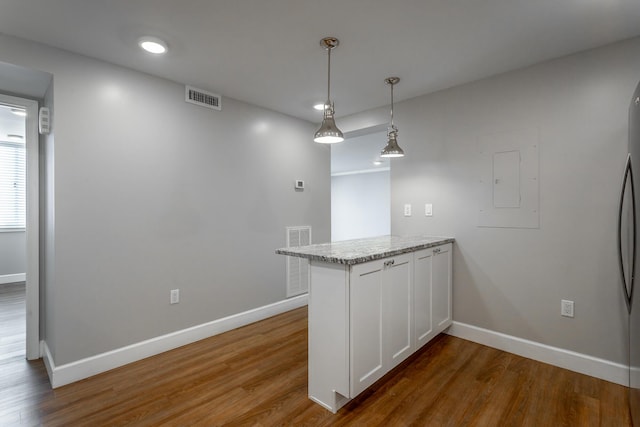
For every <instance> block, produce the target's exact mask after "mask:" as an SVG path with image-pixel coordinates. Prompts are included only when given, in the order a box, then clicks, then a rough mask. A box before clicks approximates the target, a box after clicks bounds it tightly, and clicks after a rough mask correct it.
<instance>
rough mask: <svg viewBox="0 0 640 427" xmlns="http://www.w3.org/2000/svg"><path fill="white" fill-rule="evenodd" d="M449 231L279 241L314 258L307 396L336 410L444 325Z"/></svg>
mask: <svg viewBox="0 0 640 427" xmlns="http://www.w3.org/2000/svg"><path fill="white" fill-rule="evenodd" d="M453 241H454V239H452V238H449V237H431V236H412V237H396V236H383V237H375V238H369V239H358V240H348V241H344V242H336V243H324V244H318V245H310V246H301V247H295V248H283V249H278V250H277V251H276V253H278V254H282V255H289V256H296V257H302V258H307V259H309V263H310V287H309V398H310V399H311V400H313V401H315V402H317V403H319V404H320V405H322V406H324V407H325V408H327V409H329V410H330V411H332V412H336V411H337V410H338V409H340V408H341V407H342V406H344V405H345V404H346V403H347V402H348V401H349V400H351V399H353V398H354V397H356V396H357V395H358V394H360V393H361V392H362V391H363V390H365V389H366V388H367V387H369V386H370V385H372V384H373V383H374V382H375V381H377V380H378V379H380V378H381V377H382V376H383V375H384V374H386V373H387V372H389V371H390V370H391V369H393V368H394V367H395V366H397V365H398V364H399V363H400V362H402V361H403V360H404V359H406V358H407V357H408V356H410V355H411V354H412V353H414V352H415V351H416V350H417V349H419V348H420V347H421V346H423V345H424V344H426V343H427V342H429V341H430V340H431V339H432V338H433V337H435V336H436V335H437V334H438V333H440V332H442V331H443V330H444V329H446V328H447V327H448V326H449V325H450V324H451V321H452V317H451V313H452V311H451V310H452V307H451V284H452V283H451V252H452V244H453Z"/></svg>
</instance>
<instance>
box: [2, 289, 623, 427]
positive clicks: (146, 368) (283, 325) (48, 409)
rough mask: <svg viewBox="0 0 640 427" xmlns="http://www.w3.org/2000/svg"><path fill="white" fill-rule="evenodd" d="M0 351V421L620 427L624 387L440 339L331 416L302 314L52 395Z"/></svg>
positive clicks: (24, 365) (33, 369) (18, 359)
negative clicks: (312, 367) (317, 389)
mask: <svg viewBox="0 0 640 427" xmlns="http://www.w3.org/2000/svg"><path fill="white" fill-rule="evenodd" d="M14 291H15V292H14ZM14 291H12V292H6V293H5V294H6V295H10V296H9V297H8V301H11V302H10V303H9V304H8V305H10V306H11V307H12V310H18V311H20V308H17V307H18V305H19V304H18V305H15V304H14V303H15V300H16V299H18V300H19V299H20V296H19V293H20V290H19V288H18V289H14ZM16 292H17V293H18V295H15V293H16ZM1 307H2V293H0V309H1ZM22 310H23V309H22ZM6 318H7V319H9V318H16V317H15V316H6ZM12 321H13V320H12ZM21 321H22V323H24V320H21ZM18 327H19V326H14V327H12V328H18ZM4 339H5V341H6V342H8V341H10V340H13V338H11V337H9V336H7V337H6V338H4ZM9 347H10V346H9V345H4V346H3V345H2V344H0V425H44V426H92V427H95V426H107V425H108V426H111V425H132V426H186V425H189V426H192V425H193V426H198V425H202V426H234V427H235V426H245V425H246V426H280V425H282V426H314V427H317V426H367V427H368V426H384V427H395V426H494V425H495V426H536V427H539V426H591V425H594V426H616V427H619V426H628V425H630V421H629V416H628V413H627V409H626V408H627V397H626V390H625V389H624V387H621V386H618V385H616V384H611V383H608V382H606V381H602V380H598V379H596V378H592V377H588V376H584V375H580V374H577V373H573V372H570V371H566V370H563V369H560V368H556V367H553V366H550V365H545V364H542V363H538V362H535V361H532V360H530V359H525V358H522V357H519V356H516V355H513V354H509V353H505V352H501V351H499V350H495V349H492V348H489V347H485V346H482V345H479V344H475V343H472V342H468V341H464V340H461V339H458V338H454V337H450V336H447V335H440V336H438V337H436V338H435V339H434V340H433V341H432V342H430V343H429V344H428V345H426V346H425V347H424V348H423V349H421V350H420V351H418V352H417V353H416V354H415V355H413V356H412V357H410V358H409V359H408V360H407V361H405V362H403V363H402V364H400V365H399V366H398V367H397V368H396V369H394V370H393V371H391V372H390V373H389V374H387V375H386V376H385V377H383V378H382V379H381V380H380V381H378V382H376V383H375V384H374V385H373V386H372V387H371V388H369V389H368V390H365V391H364V392H363V393H362V394H361V395H360V396H358V397H357V398H356V399H354V400H353V401H352V402H350V403H349V404H347V405H346V406H345V407H344V408H342V409H341V410H340V411H339V412H338V413H337V414H332V413H331V412H329V411H327V410H325V409H324V408H322V407H321V406H319V405H317V404H315V403H313V402H311V401H310V400H309V399H308V398H307V374H308V370H307V310H306V308H300V309H297V310H293V311H290V312H288V313H284V314H282V315H279V316H276V317H273V318H270V319H266V320H264V321H261V322H258V323H255V324H252V325H248V326H245V327H243V328H240V329H236V330H233V331H230V332H227V333H225V334H221V335H218V336H216V337H212V338H209V339H205V340H202V341H199V342H197V343H194V344H191V345H188V346H185V347H181V348H178V349H175V350H172V351H169V352H166V353H163V354H160V355H157V356H153V357H150V358H148V359H145V360H142V361H139V362H136V363H132V364H130V365H127V366H123V367H121V368H118V369H114V370H112V371H109V372H106V373H103V374H100V375H96V376H95V377H92V378H88V379H86V380H83V381H80V382H77V383H74V384H70V385H68V386H65V387H61V388H59V389H56V390H51V388H50V387H49V384H48V380H47V377H46V371H45V369H44V365H43V364H42V362H41V361H35V362H27V361H26V360H25V359H24V354H21V355H19V356H16V355H14V354H11V355H3V354H2V352H1V350H2V348H4V349H5V350H7V349H8V348H9Z"/></svg>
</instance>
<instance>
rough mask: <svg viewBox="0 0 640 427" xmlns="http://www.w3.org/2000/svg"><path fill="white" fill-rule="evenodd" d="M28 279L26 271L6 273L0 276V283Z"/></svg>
mask: <svg viewBox="0 0 640 427" xmlns="http://www.w3.org/2000/svg"><path fill="white" fill-rule="evenodd" d="M26 280H27V274H26V273H18V274H4V275H2V276H0V285H4V284H7V283H16V282H24V281H26Z"/></svg>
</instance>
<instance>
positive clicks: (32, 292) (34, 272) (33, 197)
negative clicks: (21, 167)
mask: <svg viewBox="0 0 640 427" xmlns="http://www.w3.org/2000/svg"><path fill="white" fill-rule="evenodd" d="M0 103H2V104H6V105H11V106H15V107H20V108H24V109H25V110H26V111H27V117H26V123H25V131H26V135H25V143H26V149H27V153H26V163H27V164H26V170H27V201H26V207H27V219H26V223H27V230H26V237H27V254H26V256H27V271H26V318H27V334H26V335H27V339H26V347H27V348H26V354H27V359H29V360H33V359H38V358H40V357H41V354H40V203H39V202H40V190H39V184H40V168H39V151H40V150H39V148H38V147H39V135H38V103H37V102H36V101H33V100H30V99H24V98H18V97H15V96H9V95H3V94H0Z"/></svg>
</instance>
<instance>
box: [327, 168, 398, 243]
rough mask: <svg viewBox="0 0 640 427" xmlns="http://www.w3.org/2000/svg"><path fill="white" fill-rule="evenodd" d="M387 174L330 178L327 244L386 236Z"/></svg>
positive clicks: (387, 222) (388, 202)
mask: <svg viewBox="0 0 640 427" xmlns="http://www.w3.org/2000/svg"><path fill="white" fill-rule="evenodd" d="M390 202H391V194H390V174H389V171H380V172H371V173H359V174H352V175H339V176H332V177H331V240H332V241H334V242H337V241H340V240H348V239H359V238H363V237H374V236H384V235H387V234H389V233H390V229H391V221H390V218H389V215H390V212H389V204H390Z"/></svg>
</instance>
